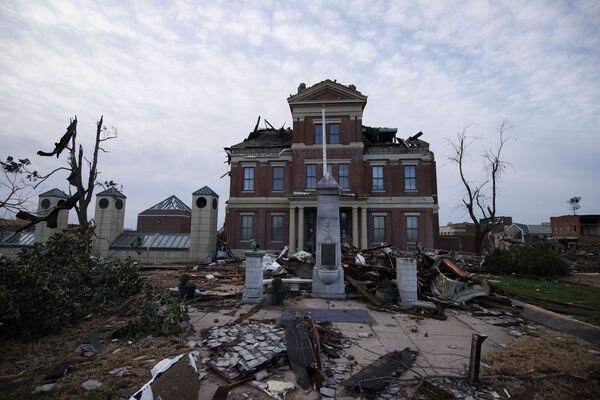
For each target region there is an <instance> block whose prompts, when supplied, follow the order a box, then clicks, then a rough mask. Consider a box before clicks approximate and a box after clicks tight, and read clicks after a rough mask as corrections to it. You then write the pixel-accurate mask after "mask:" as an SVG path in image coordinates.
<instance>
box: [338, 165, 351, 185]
mask: <svg viewBox="0 0 600 400" xmlns="http://www.w3.org/2000/svg"><path fill="white" fill-rule="evenodd" d="M342 167H345V170H346V171H345V172H346V173H345V174H342ZM344 182H345V184H344ZM338 184H339V185H340V189H342V190H343V189H350V164H338Z"/></svg>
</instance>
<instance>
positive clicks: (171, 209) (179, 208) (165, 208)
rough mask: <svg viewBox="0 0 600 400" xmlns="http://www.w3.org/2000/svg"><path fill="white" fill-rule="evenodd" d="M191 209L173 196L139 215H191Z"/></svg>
mask: <svg viewBox="0 0 600 400" xmlns="http://www.w3.org/2000/svg"><path fill="white" fill-rule="evenodd" d="M191 213H192V209H191V208H190V207H188V205H187V204H185V203H184V202H183V201H181V200H179V198H178V197H177V196H175V195H173V196H170V197H167V198H166V199H164V200H163V201H161V202H160V203H157V204H155V205H153V206H152V207H150V208H148V209H146V210H144V211H142V212H141V213H140V214H139V215H191Z"/></svg>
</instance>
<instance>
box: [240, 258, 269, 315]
mask: <svg viewBox="0 0 600 400" xmlns="http://www.w3.org/2000/svg"><path fill="white" fill-rule="evenodd" d="M264 255H265V252H264V251H247V252H246V280H245V282H244V296H243V297H242V302H243V303H253V304H256V303H260V302H261V300H262V297H263V266H262V259H263V256H264Z"/></svg>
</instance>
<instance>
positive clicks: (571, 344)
mask: <svg viewBox="0 0 600 400" xmlns="http://www.w3.org/2000/svg"><path fill="white" fill-rule="evenodd" d="M590 350H595V351H598V350H600V349H598V348H595V347H594V346H592V345H591V344H590V343H588V342H586V341H583V340H581V339H578V338H576V337H573V336H570V335H567V334H563V333H558V332H554V331H550V330H542V329H540V330H539V331H531V332H529V334H528V335H527V336H523V337H522V338H520V339H518V340H516V341H514V342H513V343H511V344H510V345H508V346H506V347H503V348H499V349H497V350H495V351H493V352H491V353H488V354H487V355H485V356H484V357H483V361H484V362H485V363H487V364H489V365H490V367H489V368H482V370H481V374H482V375H517V374H531V375H543V374H550V373H555V372H565V373H568V374H571V375H572V377H560V378H551V379H547V380H539V381H521V380H506V379H494V380H486V381H485V383H486V384H489V385H491V386H493V387H494V388H495V390H496V391H497V392H498V393H502V394H504V393H505V392H504V389H506V390H507V391H508V392H509V394H510V396H511V397H512V398H523V399H534V400H538V399H539V400H543V399H565V400H571V399H598V398H600V382H599V380H598V379H599V378H600V355H598V354H594V353H592V352H590ZM503 397H504V396H503Z"/></svg>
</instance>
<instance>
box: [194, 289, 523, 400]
mask: <svg viewBox="0 0 600 400" xmlns="http://www.w3.org/2000/svg"><path fill="white" fill-rule="evenodd" d="M252 306H253V305H246V304H245V305H242V306H241V307H240V308H239V309H238V311H237V313H236V314H235V315H224V314H223V311H221V310H215V311H211V312H200V311H194V310H192V312H191V318H192V323H193V324H194V327H195V328H196V330H197V331H200V330H202V329H205V328H210V327H213V326H216V325H225V324H227V323H229V322H231V321H234V320H235V319H237V318H238V317H239V316H240V315H241V314H242V313H246V312H247V311H248V310H249V309H250V308H252ZM286 308H292V309H293V308H295V309H302V308H321V309H367V304H366V303H365V302H363V301H360V300H347V301H340V300H325V299H316V298H310V297H306V296H301V297H296V298H291V299H286V301H285V303H284V305H283V306H270V305H263V306H262V307H261V309H260V310H259V311H258V312H257V313H256V314H254V315H253V316H251V317H250V319H251V320H276V319H277V318H279V316H280V315H281V313H282V312H283V310H284V309H286ZM368 311H369V314H370V315H371V317H372V318H373V320H374V323H373V324H372V325H368V324H358V323H343V322H335V323H333V325H334V327H335V328H336V329H338V330H340V331H341V332H342V333H343V334H344V335H346V336H347V337H348V338H350V339H352V341H353V344H352V345H351V347H350V348H348V349H346V354H345V356H344V357H341V358H340V359H338V360H336V366H338V367H349V366H350V364H353V363H354V361H356V362H358V369H360V367H362V366H366V365H368V364H370V363H371V362H373V361H375V360H376V359H377V358H379V357H380V356H382V355H384V354H386V353H388V352H390V351H394V350H403V349H404V348H406V347H409V348H411V349H413V350H418V352H419V354H418V356H417V359H416V362H415V364H414V365H413V368H412V370H411V371H409V372H408V373H407V374H406V375H405V376H406V377H409V376H411V375H431V374H447V375H464V373H465V369H466V368H467V366H468V362H469V353H470V346H471V336H472V335H473V334H475V333H479V334H484V335H487V336H488V339H487V340H486V341H485V342H484V343H483V353H484V354H485V353H486V352H489V351H492V350H494V349H495V348H497V347H498V346H505V345H507V344H508V343H510V342H511V341H512V340H513V339H514V338H513V337H512V336H511V335H509V334H508V330H509V329H508V328H504V327H499V326H495V325H493V323H494V322H497V321H500V320H501V319H498V318H492V317H473V316H471V315H469V314H467V313H465V312H459V311H455V310H446V315H447V319H446V320H445V321H438V320H435V319H428V318H420V317H415V316H412V315H409V314H402V313H390V312H380V311H373V310H368ZM358 369H357V367H356V366H355V367H354V371H357V370H358ZM288 375H289V376H288ZM348 376H349V373H346V374H345V377H348ZM286 378H287V379H290V380H291V381H292V382H293V381H294V379H293V374H291V372H289V373H287V374H286ZM215 387H216V386H215ZM206 390H209V389H208V387H207V388H206ZM313 394H314V393H313ZM314 395H316V394H314ZM296 396H298V397H296ZM286 398H288V399H294V398H303V399H310V398H319V396H318V395H316V397H314V396H312V395H310V394H305V393H304V391H302V390H300V389H296V390H295V391H294V393H290V395H288V396H287V397H286ZM338 398H340V397H339V396H338Z"/></svg>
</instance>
